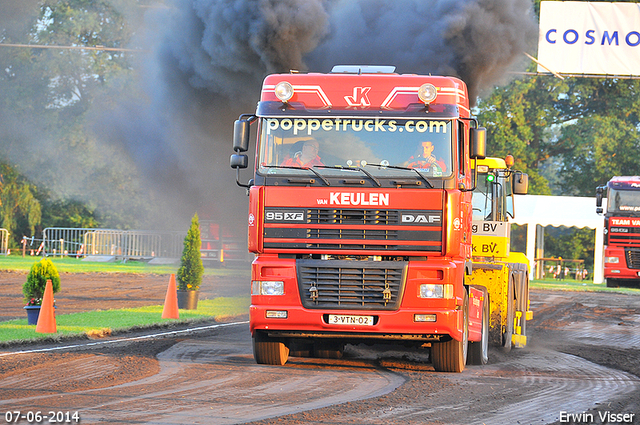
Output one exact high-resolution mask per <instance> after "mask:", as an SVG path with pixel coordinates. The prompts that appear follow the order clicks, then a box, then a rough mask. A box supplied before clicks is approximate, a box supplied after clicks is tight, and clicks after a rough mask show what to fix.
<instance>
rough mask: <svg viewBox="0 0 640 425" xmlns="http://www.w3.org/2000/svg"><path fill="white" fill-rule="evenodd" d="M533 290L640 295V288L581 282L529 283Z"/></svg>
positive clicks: (546, 281)
mask: <svg viewBox="0 0 640 425" xmlns="http://www.w3.org/2000/svg"><path fill="white" fill-rule="evenodd" d="M529 287H530V288H532V289H546V290H551V291H584V292H617V293H622V294H633V295H640V288H607V285H606V284H604V283H593V282H592V281H579V280H572V279H567V280H555V279H544V280H532V281H531V282H530V283H529Z"/></svg>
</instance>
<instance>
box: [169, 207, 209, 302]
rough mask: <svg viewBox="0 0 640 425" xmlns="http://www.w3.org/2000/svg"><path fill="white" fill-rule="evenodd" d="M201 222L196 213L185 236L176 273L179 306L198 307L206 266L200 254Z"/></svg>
mask: <svg viewBox="0 0 640 425" xmlns="http://www.w3.org/2000/svg"><path fill="white" fill-rule="evenodd" d="M200 245H201V240H200V223H199V221H198V214H197V213H196V214H195V215H194V216H193V218H192V219H191V226H190V227H189V231H188V232H187V236H185V238H184V248H183V250H182V257H181V258H180V267H179V268H178V273H177V274H176V280H177V284H178V308H183V309H187V310H195V309H197V308H198V293H199V292H198V291H199V290H200V284H201V283H202V275H203V274H204V266H203V265H202V256H201V254H200Z"/></svg>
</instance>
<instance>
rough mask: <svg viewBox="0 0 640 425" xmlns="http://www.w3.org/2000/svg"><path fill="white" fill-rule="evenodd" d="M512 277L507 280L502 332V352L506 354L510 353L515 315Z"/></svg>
mask: <svg viewBox="0 0 640 425" xmlns="http://www.w3.org/2000/svg"><path fill="white" fill-rule="evenodd" d="M514 283H515V282H514V281H513V275H511V277H510V278H509V286H508V287H507V318H506V319H507V320H506V323H505V329H503V331H502V351H504V352H505V353H508V352H509V351H511V336H512V335H513V320H514V316H515V314H516V297H515V294H514V292H513V291H514Z"/></svg>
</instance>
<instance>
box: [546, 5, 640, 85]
mask: <svg viewBox="0 0 640 425" xmlns="http://www.w3.org/2000/svg"><path fill="white" fill-rule="evenodd" d="M538 61H539V64H538V72H549V71H553V72H558V73H568V74H605V75H640V4H639V3H605V2H597V3H596V2H583V1H543V2H541V3H540V37H539V41H538Z"/></svg>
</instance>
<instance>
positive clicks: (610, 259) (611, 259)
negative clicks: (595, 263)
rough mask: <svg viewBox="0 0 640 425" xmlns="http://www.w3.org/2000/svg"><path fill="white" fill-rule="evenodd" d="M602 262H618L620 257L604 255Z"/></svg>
mask: <svg viewBox="0 0 640 425" xmlns="http://www.w3.org/2000/svg"><path fill="white" fill-rule="evenodd" d="M604 262H605V263H609V264H618V263H619V262H620V258H618V257H604Z"/></svg>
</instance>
